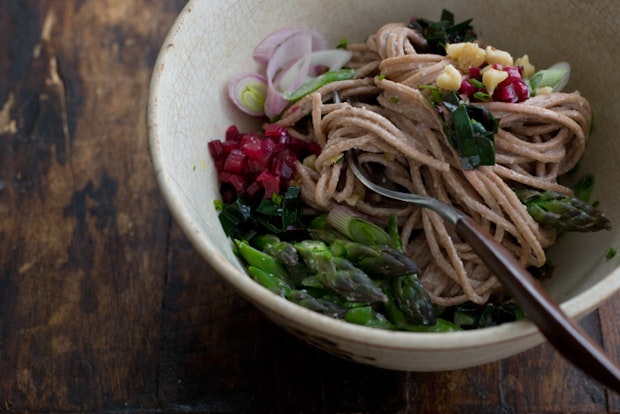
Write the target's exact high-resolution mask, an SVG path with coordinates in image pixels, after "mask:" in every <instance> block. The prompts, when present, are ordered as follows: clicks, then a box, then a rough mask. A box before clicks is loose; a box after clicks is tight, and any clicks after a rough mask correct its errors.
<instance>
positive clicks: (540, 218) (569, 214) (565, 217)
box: [516, 189, 611, 232]
mask: <svg viewBox="0 0 620 414" xmlns="http://www.w3.org/2000/svg"><path fill="white" fill-rule="evenodd" d="M516 194H517V196H518V197H519V199H520V200H521V202H522V203H523V204H525V206H526V208H527V211H528V213H529V214H530V215H531V216H532V218H534V220H536V222H538V223H539V224H541V225H542V226H547V227H553V228H555V229H556V230H558V231H562V232H566V231H578V232H593V231H599V230H610V229H611V222H610V221H609V219H608V218H607V217H605V215H604V214H603V213H602V212H601V211H600V210H598V209H597V208H595V207H594V206H592V205H591V204H588V203H586V202H584V201H582V200H580V199H579V198H577V197H571V196H568V195H566V194H561V193H558V192H556V191H550V190H547V191H543V192H540V191H536V190H532V189H518V190H516Z"/></svg>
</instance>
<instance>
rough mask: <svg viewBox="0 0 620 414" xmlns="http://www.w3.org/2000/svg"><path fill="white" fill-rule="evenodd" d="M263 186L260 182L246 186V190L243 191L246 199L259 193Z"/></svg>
mask: <svg viewBox="0 0 620 414" xmlns="http://www.w3.org/2000/svg"><path fill="white" fill-rule="evenodd" d="M263 188H264V187H263V184H262V182H260V181H254V182H253V183H252V184H250V185H249V186H247V188H246V189H245V194H246V195H247V196H248V197H254V196H256V195H257V194H258V192H259V191H261V190H262V189H263Z"/></svg>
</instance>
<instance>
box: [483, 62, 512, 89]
mask: <svg viewBox="0 0 620 414" xmlns="http://www.w3.org/2000/svg"><path fill="white" fill-rule="evenodd" d="M485 69H486V68H485ZM507 78H508V72H504V71H503V70H497V69H493V68H489V69H486V70H484V71H483V72H482V84H483V85H484V87H485V88H486V90H487V92H488V93H489V95H493V91H495V88H496V87H497V85H499V84H500V83H502V82H503V81H504V80H506V79H507Z"/></svg>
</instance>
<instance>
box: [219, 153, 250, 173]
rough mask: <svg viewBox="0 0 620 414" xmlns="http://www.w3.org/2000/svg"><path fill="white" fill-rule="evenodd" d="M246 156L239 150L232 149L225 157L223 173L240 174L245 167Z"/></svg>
mask: <svg viewBox="0 0 620 414" xmlns="http://www.w3.org/2000/svg"><path fill="white" fill-rule="evenodd" d="M246 159H247V157H246V155H245V154H244V153H243V151H241V150H240V149H237V148H235V149H233V150H232V151H230V154H228V157H226V162H225V163H224V171H228V172H231V173H236V174H241V173H242V172H243V170H244V169H245V167H246Z"/></svg>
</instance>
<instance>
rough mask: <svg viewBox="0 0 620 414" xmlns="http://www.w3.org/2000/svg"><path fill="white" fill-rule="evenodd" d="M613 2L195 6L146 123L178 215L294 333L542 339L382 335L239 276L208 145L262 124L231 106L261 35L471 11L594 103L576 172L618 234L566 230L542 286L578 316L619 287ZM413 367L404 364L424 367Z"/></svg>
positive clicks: (493, 335) (425, 341)
mask: <svg viewBox="0 0 620 414" xmlns="http://www.w3.org/2000/svg"><path fill="white" fill-rule="evenodd" d="M388 5H389V6H388ZM613 7H615V3H614V1H613V0H609V1H592V2H570V3H566V2H564V1H561V0H558V1H546V2H539V3H536V7H535V9H534V8H533V6H532V3H531V2H528V1H526V0H518V1H515V0H512V1H510V2H508V1H500V2H494V5H493V7H489V5H488V2H486V1H483V0H478V1H470V2H467V3H464V2H462V1H457V0H452V1H448V0H446V1H443V2H429V1H411V0H405V1H396V0H395V1H391V2H388V3H385V2H376V1H361V0H341V1H338V2H333V1H328V0H300V1H296V2H277V1H275V0H264V1H227V2H219V1H209V0H203V1H200V0H193V1H190V2H189V3H188V5H187V6H186V8H185V9H184V11H183V12H182V13H181V15H180V16H179V18H178V20H177V22H176V23H175V25H174V27H173V28H172V30H171V32H170V34H169V35H168V37H167V39H166V41H165V43H164V45H163V47H162V50H161V53H160V56H159V59H158V61H157V64H156V67H155V69H154V73H153V81H152V88H151V96H150V101H149V110H148V121H149V132H150V140H151V150H152V155H153V162H154V166H155V170H156V174H157V178H158V180H159V183H160V187H161V189H162V193H163V195H164V197H165V199H166V202H167V204H168V206H169V208H170V211H171V212H172V214H173V216H174V218H175V220H176V221H177V222H178V223H179V225H180V226H181V227H182V228H183V230H184V231H185V233H186V235H187V236H188V237H189V239H190V240H191V241H192V243H193V244H194V246H195V247H196V249H197V250H198V251H199V252H200V253H201V254H202V255H203V256H204V257H205V259H206V260H208V261H209V262H210V263H211V264H212V265H213V266H214V268H215V269H216V270H217V271H218V272H219V273H220V274H221V275H222V277H224V278H225V279H226V280H228V281H229V282H230V283H231V284H232V285H233V286H235V287H236V288H237V289H238V290H239V291H240V293H241V294H243V295H244V296H245V297H247V298H248V299H249V300H250V301H252V302H253V303H255V304H256V305H257V306H258V307H259V308H261V309H262V310H264V311H265V312H266V313H267V314H268V315H269V316H271V317H272V318H273V319H274V320H276V321H277V322H278V323H280V324H282V325H284V326H285V327H287V328H288V329H291V330H296V331H297V333H298V334H300V333H299V332H300V331H304V332H306V333H308V332H310V333H311V334H310V335H311V336H312V338H314V339H309V340H310V341H314V342H315V343H316V342H321V341H322V340H325V338H326V337H330V338H331V339H333V338H334V337H338V338H340V339H342V340H351V338H354V339H353V340H354V341H357V342H356V343H358V344H362V345H363V346H365V347H366V348H368V347H373V346H377V347H380V346H381V344H384V343H386V341H388V340H389V341H392V344H395V346H396V347H398V348H402V349H413V350H415V349H418V350H420V349H425V350H428V349H438V348H443V349H446V350H448V349H455V348H467V347H469V348H476V347H480V346H485V345H488V344H489V343H493V344H498V343H501V342H506V341H509V340H514V339H515V338H527V339H526V340H523V341H521V342H518V341H517V343H516V345H515V347H514V348H511V349H510V350H506V351H505V352H504V353H503V354H502V353H499V354H498V353H496V354H493V355H492V357H491V356H488V355H487V356H486V359H484V358H482V362H485V360H492V359H498V358H500V357H503V356H508V355H510V353H514V352H518V351H521V350H524V349H525V348H526V347H529V346H532V345H534V344H535V343H537V342H540V341H541V340H542V339H541V337H540V336H538V334H537V331H536V329H535V328H534V327H533V326H532V325H531V324H529V323H528V322H524V323H517V324H508V325H509V326H501V327H497V328H488V329H485V330H480V331H477V332H465V333H458V334H454V335H453V334H449V335H448V334H446V335H442V337H441V339H439V338H438V337H437V336H433V335H430V336H429V335H425V334H414V333H402V334H401V333H399V334H395V333H393V332H391V333H386V332H381V331H379V332H377V330H373V329H368V328H361V327H357V326H347V325H348V324H345V323H343V322H340V321H334V320H330V319H329V318H326V317H322V316H320V315H317V314H314V313H312V312H310V311H306V310H305V309H301V308H298V307H297V306H295V305H292V304H290V303H288V302H286V301H285V300H280V298H276V297H275V295H273V294H271V293H270V292H267V291H266V290H265V289H262V288H260V287H259V286H257V285H256V284H255V283H254V282H253V281H252V280H250V278H249V277H248V276H247V275H246V274H245V272H244V271H243V267H242V266H241V264H240V262H239V261H238V260H237V258H236V257H235V255H234V254H233V252H232V249H231V243H230V240H228V239H227V238H226V236H225V235H224V233H223V231H222V229H221V226H220V224H219V221H218V219H217V212H216V210H215V209H214V206H213V200H214V199H215V198H217V197H218V185H217V181H216V175H215V170H214V168H213V166H212V163H211V159H210V156H209V153H208V149H207V143H208V141H210V140H213V139H221V138H222V137H223V136H224V132H225V130H226V128H227V127H228V126H229V125H231V124H236V125H238V126H239V128H240V129H241V130H253V129H257V128H258V127H259V124H258V123H257V122H256V121H255V120H252V119H250V118H249V117H246V116H244V115H242V114H240V113H239V112H237V110H236V109H235V108H233V107H232V105H231V104H230V103H229V101H228V99H227V97H226V81H227V79H228V78H229V77H230V76H232V75H233V74H236V73H239V72H241V71H247V70H253V69H255V68H257V67H258V66H257V65H256V64H255V62H254V61H253V60H252V58H251V55H252V51H253V49H254V47H255V46H256V44H257V42H258V41H259V40H260V39H262V38H263V37H265V36H266V35H267V34H269V33H270V32H272V31H274V30H276V29H279V28H283V27H308V28H313V29H316V30H318V31H320V32H322V33H324V34H325V35H326V36H327V37H328V39H329V40H331V41H332V42H333V44H336V43H337V42H338V41H339V40H341V39H343V38H347V39H348V40H349V41H351V42H356V41H363V40H364V39H365V37H366V36H367V35H368V34H370V33H372V32H374V31H375V30H376V29H378V28H379V27H380V26H381V25H382V24H384V23H388V22H394V21H408V20H409V19H410V17H411V16H413V15H417V16H421V17H426V18H429V19H437V18H439V16H440V13H441V9H442V8H446V9H448V10H450V11H452V12H453V13H454V15H455V17H456V20H457V21H462V20H465V19H468V18H473V25H474V27H476V29H477V30H478V31H479V32H480V33H481V35H482V37H484V38H485V39H486V40H487V41H488V42H489V43H490V44H492V45H494V46H495V47H497V48H500V49H504V50H507V51H509V52H511V53H512V54H513V55H514V56H520V55H522V54H525V53H527V54H528V55H529V57H530V61H531V62H533V63H534V64H535V65H536V66H537V68H542V67H545V66H548V65H551V64H553V63H555V62H557V61H562V60H566V61H568V62H570V64H571V67H572V75H571V80H570V82H569V85H568V87H567V88H568V89H571V90H574V89H577V90H579V91H580V92H581V93H582V94H583V95H584V96H586V97H587V98H588V99H589V100H590V103H591V105H592V107H593V112H594V119H595V128H594V132H593V134H592V136H591V139H590V143H589V148H588V151H587V153H586V156H585V158H584V160H583V162H582V165H581V170H580V171H581V172H584V173H585V172H592V173H594V174H595V175H596V180H597V182H596V187H595V191H594V197H595V199H596V200H599V202H600V206H601V208H602V209H603V210H604V211H605V212H606V213H607V215H608V216H609V218H610V219H611V220H612V222H613V223H614V224H616V226H615V227H614V229H613V230H612V231H607V232H600V233H596V234H568V235H566V236H563V237H562V238H561V239H560V241H559V242H558V244H557V245H556V246H554V247H553V248H552V249H551V252H550V259H551V260H552V262H553V263H554V264H555V266H556V270H555V273H554V276H553V278H552V279H551V280H549V281H548V282H547V283H546V287H547V288H548V290H549V291H550V293H551V295H552V296H553V297H554V298H555V299H556V300H558V301H559V302H561V303H562V304H563V307H564V309H565V310H566V311H567V313H569V315H571V316H577V317H578V316H582V315H584V314H586V313H587V312H589V311H591V310H592V309H594V308H595V307H596V306H598V305H599V304H600V303H601V302H602V301H603V300H604V299H605V298H607V297H608V296H609V295H611V294H612V293H613V292H615V291H616V290H618V288H619V287H620V271H619V270H618V264H619V263H620V258H616V259H612V260H606V259H605V255H606V253H607V251H608V250H609V249H610V248H612V247H614V248H618V247H619V246H620V232H619V231H618V225H617V223H620V208H619V200H620V187H619V186H618V185H617V184H616V183H615V179H616V176H617V172H616V160H617V159H620V141H619V140H617V139H615V135H616V133H615V131H618V130H620V117H618V116H616V113H617V112H618V111H619V110H620V104H619V103H618V102H617V100H616V99H615V95H616V94H615V93H613V92H610V91H615V90H618V88H619V87H620V76H617V74H616V73H615V72H614V68H617V67H618V63H619V62H618V61H619V57H618V56H620V53H619V52H620V50H619V46H618V43H617V41H616V40H615V39H617V38H618V35H619V34H620V33H619V32H620V26H618V25H617V22H616V21H615V19H614V13H611V12H610V10H611V9H612V8H613ZM482 331H485V332H482ZM300 335H301V334H300ZM318 345H319V346H321V344H320V343H319V344H318ZM326 347H328V346H326ZM366 348H365V349H366ZM478 353H479V352H478ZM474 354H475V352H474ZM477 358H478V359H476V357H471V358H470V360H468V363H467V364H466V365H472V364H477V363H481V360H480V356H478V357H477ZM370 363H373V362H372V361H371V362H370ZM376 364H377V365H382V366H387V365H388V364H384V363H381V361H379V362H378V363H376ZM394 364H397V363H396V362H395V363H394ZM414 365H415V363H412V364H410V365H409V366H406V367H405V368H407V369H411V368H413V369H415V368H417V366H414ZM453 367H456V366H453V365H449V366H447V368H446V369H449V368H453Z"/></svg>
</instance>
